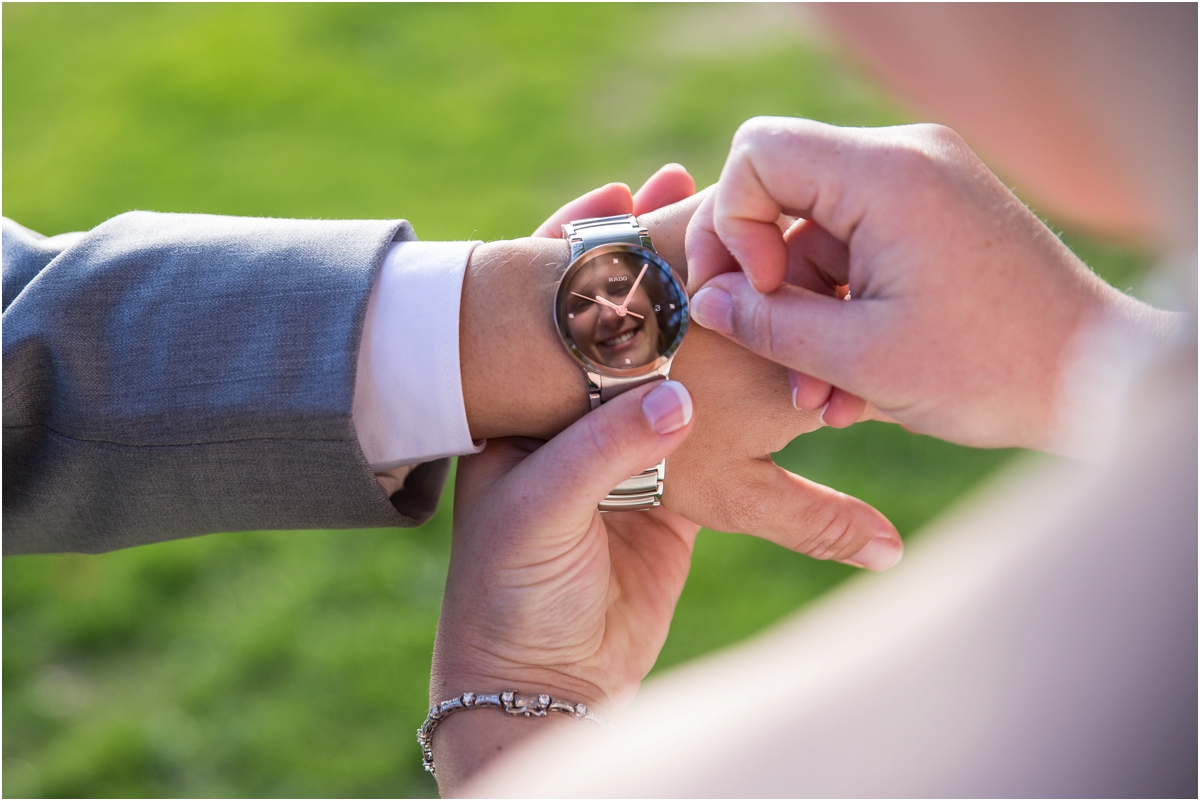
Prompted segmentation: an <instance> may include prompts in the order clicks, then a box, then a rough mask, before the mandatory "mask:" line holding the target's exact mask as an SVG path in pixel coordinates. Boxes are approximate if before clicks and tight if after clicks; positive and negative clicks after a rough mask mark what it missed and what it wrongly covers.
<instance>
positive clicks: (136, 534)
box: [3, 212, 449, 555]
mask: <svg viewBox="0 0 1200 801" xmlns="http://www.w3.org/2000/svg"><path fill="white" fill-rule="evenodd" d="M3 231H4V239H3V261H4V284H3V295H4V314H3V350H4V367H3V369H4V373H3V389H4V392H3V395H4V400H3V413H4V414H3V416H4V496H3V498H4V501H3V506H4V523H3V527H4V537H3V540H4V553H5V555H8V554H19V553H38V552H49V551H83V552H87V553H97V552H101V551H108V550H112V549H115V548H124V547H128V546H131V545H139V544H142V543H147V542H155V541H158V540H167V539H173V538H177V537H189V536H194V535H197V534H205V533H209V532H216V531H240V530H246V529H298V528H349V527H356V528H357V527H368V526H413V525H419V524H420V523H422V522H424V521H425V520H427V519H428V518H429V517H430V515H432V514H433V512H434V511H435V510H436V508H437V503H438V499H439V496H440V494H441V487H442V484H443V482H444V479H445V476H446V471H447V469H448V467H449V460H446V459H443V460H440V461H438V462H431V463H429V464H425V465H421V466H420V467H418V468H417V469H416V470H414V471H413V473H412V474H410V475H409V477H408V480H407V482H406V484H405V489H404V490H403V491H402V492H400V493H397V494H396V495H394V496H393V497H392V498H391V499H389V498H387V497H386V494H385V493H384V491H383V489H382V488H381V487H380V485H379V483H378V482H377V481H376V480H375V478H374V476H373V475H372V472H371V468H370V467H369V466H368V464H367V463H366V461H365V459H364V458H363V455H362V452H361V451H360V449H359V445H358V439H357V437H356V435H355V431H354V425H353V421H352V420H351V412H350V409H351V401H352V398H353V394H354V371H355V364H356V356H357V351H358V344H359V337H360V334H361V331H362V324H363V316H364V314H365V311H366V306H367V300H368V297H369V295H370V292H371V286H372V283H373V280H374V276H375V271H376V269H377V268H378V266H379V264H380V262H381V260H382V258H383V255H384V252H385V251H386V249H387V246H388V245H389V243H391V242H392V241H393V240H413V239H416V236H415V235H414V234H413V231H412V228H411V227H410V226H409V224H408V223H407V222H403V221H395V220H393V221H349V220H346V221H326V220H306V221H300V220H275V219H251V218H236V217H216V216H207V215H194V214H153V213H148V212H131V213H129V214H123V215H121V216H119V217H114V218H113V219H111V220H109V221H107V222H105V223H103V224H102V225H100V226H98V227H97V228H95V229H93V230H91V231H88V232H86V233H79V234H64V235H61V236H56V237H51V238H46V237H43V236H41V235H39V234H36V233H34V232H32V231H29V230H28V229H25V228H22V227H21V226H19V225H17V224H16V223H13V222H12V221H10V220H7V219H5V220H4V221H3Z"/></svg>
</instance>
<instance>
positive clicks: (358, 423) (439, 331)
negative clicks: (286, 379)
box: [353, 242, 483, 494]
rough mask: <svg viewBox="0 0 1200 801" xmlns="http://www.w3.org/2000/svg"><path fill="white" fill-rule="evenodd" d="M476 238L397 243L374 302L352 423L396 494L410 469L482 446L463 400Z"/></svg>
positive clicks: (364, 336)
mask: <svg viewBox="0 0 1200 801" xmlns="http://www.w3.org/2000/svg"><path fill="white" fill-rule="evenodd" d="M478 244H479V242H395V243H393V244H392V245H391V247H389V248H388V252H387V255H386V256H384V259H383V264H382V265H381V266H380V268H379V274H378V275H377V276H376V278H375V286H374V288H373V289H372V290H371V297H370V300H369V301H368V302H367V315H366V320H365V321H364V323H363V333H362V342H361V344H360V346H359V350H358V372H357V374H356V375H355V380H354V405H353V416H354V429H355V431H356V432H357V434H358V441H359V444H360V446H361V447H362V452H363V455H364V456H365V457H366V459H367V462H369V463H370V465H371V468H372V469H373V470H374V471H375V472H376V473H377V474H380V475H379V479H380V483H381V484H383V486H384V488H385V489H387V490H388V492H389V494H391V493H392V492H394V491H395V490H397V489H399V488H400V487H401V486H403V479H404V477H405V476H406V475H407V473H408V470H405V469H404V467H405V466H408V469H409V470H411V468H412V466H415V465H418V464H421V463H423V462H429V461H433V460H434V459H440V458H443V457H446V456H459V455H463V454H468V453H478V452H479V451H480V450H482V447H483V443H479V444H476V443H475V442H473V441H472V440H471V432H470V430H469V429H468V427H467V410H466V405H465V404H464V402H463V391H462V375H461V373H460V367H459V358H458V314H459V301H460V299H461V297H462V282H463V275H464V274H465V273H466V268H467V261H468V260H469V259H470V257H471V252H472V251H473V250H474V249H475V246H476V245H478Z"/></svg>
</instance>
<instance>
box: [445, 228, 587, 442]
mask: <svg viewBox="0 0 1200 801" xmlns="http://www.w3.org/2000/svg"><path fill="white" fill-rule="evenodd" d="M568 257H569V251H568V248H567V244H566V242H564V241H563V240H561V239H533V238H529V239H516V240H507V241H501V242H490V243H488V244H485V245H480V246H479V247H478V248H476V249H475V252H474V253H473V254H472V256H471V261H470V263H469V264H468V265H467V274H466V277H465V279H464V280H463V295H462V310H461V314H460V317H459V349H460V351H459V352H460V359H461V363H462V384H463V399H464V401H465V404H466V409H467V422H468V425H469V426H470V429H471V436H472V437H474V438H475V439H488V438H491V437H501V436H530V437H538V438H541V439H549V438H550V437H551V436H553V435H554V434H556V433H558V432H559V431H561V430H562V429H564V428H566V427H567V426H568V425H570V424H571V423H572V422H574V421H575V420H576V419H578V418H579V417H580V416H582V415H583V414H584V413H585V412H587V409H588V405H587V392H586V385H585V383H584V381H583V377H582V376H581V374H580V372H579V369H578V368H577V367H576V366H575V365H574V364H573V363H572V362H571V359H570V357H569V356H568V355H567V352H566V350H565V349H564V348H563V347H562V344H561V343H560V342H559V341H558V339H557V333H556V332H555V330H554V326H553V322H552V303H553V299H554V291H555V287H556V286H557V283H558V279H559V277H560V276H561V275H562V272H563V270H564V269H565V268H566V265H567V260H568Z"/></svg>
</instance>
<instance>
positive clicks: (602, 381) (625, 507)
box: [563, 214, 667, 512]
mask: <svg viewBox="0 0 1200 801" xmlns="http://www.w3.org/2000/svg"><path fill="white" fill-rule="evenodd" d="M563 236H564V237H565V238H566V240H567V242H568V243H570V245H571V260H572V261H574V260H575V259H577V258H579V256H580V255H582V254H583V253H586V252H587V251H589V250H591V249H592V248H595V247H599V246H600V245H611V244H622V245H639V246H641V247H644V248H646V249H647V250H654V244H653V242H652V241H651V240H650V234H649V232H648V231H647V230H646V229H645V228H644V227H643V226H642V225H640V224H639V223H638V221H637V218H636V217H634V216H633V215H632V214H618V215H616V216H613V217H593V218H592V219H588V220H576V221H574V222H570V223H567V224H566V225H564V226H563ZM587 378H588V398H589V400H590V401H591V407H592V409H596V408H597V407H598V406H600V404H602V403H605V402H607V401H610V400H612V399H613V398H615V397H616V396H617V395H620V394H621V393H622V392H625V391H627V390H630V389H633V388H634V387H639V386H641V385H642V384H645V383H646V382H648V381H658V380H660V379H663V378H666V376H665V375H663V374H662V373H659V372H654V373H650V374H648V375H644V376H636V377H634V378H617V377H614V376H607V375H601V374H600V373H593V372H591V371H588V373H587ZM666 464H667V460H666V459H663V460H662V461H661V462H659V463H658V464H656V465H654V466H653V467H648V468H646V469H645V470H643V471H642V472H640V473H638V474H637V475H635V476H630V477H629V478H627V479H625V480H624V481H622V482H621V483H620V484H618V485H617V486H616V487H614V488H613V491H612V492H610V493H609V494H608V496H607V497H606V498H605V499H604V500H602V501H601V502H600V505H599V508H600V511H601V512H630V511H645V510H647V509H653V508H654V507H656V506H661V505H662V495H663V476H664V475H665V474H666Z"/></svg>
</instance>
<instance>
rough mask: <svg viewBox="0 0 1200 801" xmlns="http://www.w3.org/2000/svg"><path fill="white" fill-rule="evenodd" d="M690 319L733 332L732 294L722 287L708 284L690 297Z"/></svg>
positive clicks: (722, 330)
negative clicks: (718, 287)
mask: <svg viewBox="0 0 1200 801" xmlns="http://www.w3.org/2000/svg"><path fill="white" fill-rule="evenodd" d="M691 306H692V319H693V320H695V321H696V322H698V323H700V325H702V326H704V327H705V328H711V329H712V330H713V331H719V332H721V333H722V334H733V296H732V295H730V294H729V293H728V292H726V291H725V290H724V289H717V288H716V287H715V286H708V287H705V288H704V289H701V290H700V291H699V292H697V293H696V294H695V295H694V296H693V297H692V303H691Z"/></svg>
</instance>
